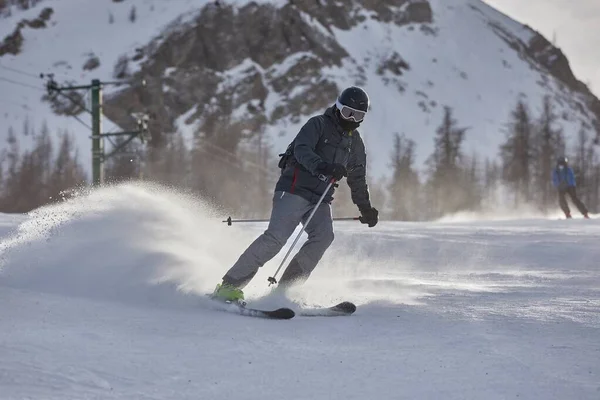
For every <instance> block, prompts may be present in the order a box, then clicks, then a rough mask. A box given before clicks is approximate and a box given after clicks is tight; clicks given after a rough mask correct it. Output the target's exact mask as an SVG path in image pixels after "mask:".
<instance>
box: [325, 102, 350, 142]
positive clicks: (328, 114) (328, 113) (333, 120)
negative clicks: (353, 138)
mask: <svg viewBox="0 0 600 400" xmlns="http://www.w3.org/2000/svg"><path fill="white" fill-rule="evenodd" d="M323 115H325V117H327V118H329V119H330V120H331V123H332V124H333V125H334V126H335V129H336V132H337V133H339V134H340V135H342V136H346V135H348V132H344V130H343V129H342V127H341V126H340V124H339V123H338V121H337V118H336V116H335V105H333V106H331V107H329V108H327V110H325V113H324V114H323Z"/></svg>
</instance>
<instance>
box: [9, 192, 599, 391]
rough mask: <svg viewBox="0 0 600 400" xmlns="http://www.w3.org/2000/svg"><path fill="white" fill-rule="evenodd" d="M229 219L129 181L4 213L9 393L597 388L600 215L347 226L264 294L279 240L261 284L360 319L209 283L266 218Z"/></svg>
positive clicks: (256, 289) (256, 286)
mask: <svg viewBox="0 0 600 400" xmlns="http://www.w3.org/2000/svg"><path fill="white" fill-rule="evenodd" d="M223 216H224V215H223V213H221V212H219V211H218V210H215V209H213V208H211V207H209V206H208V205H206V204H204V203H202V202H200V201H199V200H197V199H194V198H191V197H188V196H186V195H183V194H180V193H174V192H170V191H167V190H165V189H163V188H160V187H154V186H148V185H133V184H129V185H122V186H118V187H112V188H104V189H101V190H98V191H94V192H91V193H87V194H82V195H81V197H79V198H76V199H72V200H69V201H68V202H65V203H62V204H59V205H54V206H49V207H46V208H42V209H39V210H36V211H35V212H33V213H31V214H29V215H0V236H1V239H0V257H1V260H2V267H0V268H1V270H0V304H1V307H0V398H1V399H2V400H13V399H46V400H47V399H57V400H58V399H60V400H65V399H74V400H75V399H78V400H79V399H84V398H86V399H160V400H164V399H215V398H220V399H261V400H262V399H371V398H372V399H441V398H443V399H517V398H518V399H545V400H549V399H560V400H564V399H598V398H600V313H599V307H600V267H599V265H598V260H599V259H600V246H599V243H600V223H599V221H598V220H590V221H587V220H583V219H575V220H571V221H566V220H559V219H558V218H557V217H558V214H557V215H556V218H554V217H553V218H550V219H548V218H545V219H544V218H534V217H532V216H526V215H522V216H521V218H519V219H512V220H501V219H499V220H495V221H491V220H477V218H470V219H466V218H464V219H461V218H454V219H448V220H446V221H440V222H437V223H390V222H385V221H383V222H381V223H380V224H379V225H378V226H377V227H375V228H373V229H368V228H366V227H364V226H362V225H360V224H354V223H340V224H338V225H337V226H336V229H337V233H336V235H337V236H336V241H335V242H334V244H333V246H332V248H331V249H330V251H329V252H328V253H327V255H326V257H325V259H324V260H323V261H322V264H321V265H320V268H319V269H318V270H317V271H316V272H315V274H314V275H313V276H312V277H311V279H310V281H309V282H308V283H307V284H306V285H305V286H303V287H302V288H299V289H297V290H295V291H294V292H293V293H291V294H290V295H289V296H288V297H289V298H287V299H281V298H279V299H277V298H273V297H271V296H268V288H267V281H266V278H267V277H268V276H269V275H271V274H272V273H273V272H274V270H275V268H276V267H277V265H278V262H279V261H280V260H281V257H282V255H283V254H280V255H279V256H278V257H276V258H275V259H274V260H273V261H272V262H271V263H270V264H268V265H267V266H265V268H264V269H263V270H261V271H260V272H259V274H258V275H257V277H256V279H255V280H254V281H253V283H252V284H251V285H250V286H249V287H248V288H247V297H248V298H249V299H250V301H251V303H254V304H259V305H267V306H268V305H281V304H284V305H290V304H292V306H297V305H295V304H310V305H317V304H320V305H330V304H331V303H334V302H337V301H338V300H342V299H343V300H350V301H353V302H355V303H356V304H357V305H358V306H359V307H358V310H357V312H356V314H355V315H353V316H351V317H340V318H309V317H300V316H296V317H295V318H294V319H292V320H289V321H272V320H262V319H255V318H250V317H242V316H238V315H233V314H229V313H224V312H222V311H218V310H216V309H214V307H213V306H212V305H211V304H210V303H209V302H207V301H206V299H205V296H203V294H205V293H208V292H210V291H212V289H213V288H214V285H215V284H216V283H217V282H218V281H219V278H220V277H221V276H222V274H223V273H224V272H225V270H226V269H227V267H228V266H229V265H230V264H231V263H232V262H233V261H235V259H236V258H237V256H238V255H239V253H240V252H241V251H242V250H243V249H244V248H245V246H246V245H247V244H249V243H250V241H252V240H253V239H254V237H255V235H256V234H257V233H258V232H260V231H261V230H262V229H264V225H262V224H255V225H251V226H243V225H234V226H232V227H228V226H226V224H223V223H221V222H220V221H221V219H222V218H223ZM264 295H267V296H266V297H264V298H262V296H264Z"/></svg>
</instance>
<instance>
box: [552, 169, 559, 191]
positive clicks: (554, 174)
mask: <svg viewBox="0 0 600 400" xmlns="http://www.w3.org/2000/svg"><path fill="white" fill-rule="evenodd" d="M559 183H560V182H559V181H558V172H557V171H556V170H555V169H554V170H552V184H553V185H554V187H555V188H556V187H558V184H559Z"/></svg>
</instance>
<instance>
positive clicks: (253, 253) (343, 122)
mask: <svg viewBox="0 0 600 400" xmlns="http://www.w3.org/2000/svg"><path fill="white" fill-rule="evenodd" d="M369 102H370V100H369V96H368V95H367V93H366V92H365V91H364V90H362V89H361V88H358V87H355V86H353V87H349V88H347V89H345V90H344V91H343V92H342V93H341V94H340V95H339V97H338V98H337V100H336V102H335V104H334V105H332V106H331V107H329V108H328V109H327V110H326V111H325V113H324V114H322V115H318V116H315V117H312V118H310V119H309V120H308V121H307V122H306V124H305V125H304V126H303V127H302V129H300V132H299V133H298V134H297V136H296V138H295V139H294V140H293V141H292V143H291V144H290V145H289V146H288V148H287V151H286V152H285V154H282V155H281V156H282V158H281V161H280V162H279V167H280V168H281V176H280V178H279V181H278V182H277V184H276V186H275V193H274V196H273V208H272V211H271V218H270V221H269V226H268V228H267V230H266V231H265V232H264V233H263V234H262V235H261V236H259V237H258V238H257V239H256V240H255V241H254V242H253V243H252V244H251V245H250V246H249V247H248V249H246V251H245V252H244V253H242V255H241V256H240V257H239V259H238V261H237V262H236V263H235V264H234V265H233V267H231V269H230V270H229V271H227V273H226V274H225V276H224V277H223V282H222V283H221V284H218V285H217V287H216V289H215V291H214V293H213V297H215V298H217V299H219V300H223V301H241V300H243V299H244V293H243V292H242V289H243V288H244V286H246V285H247V284H248V283H249V282H250V280H252V278H253V277H254V275H255V274H256V272H257V271H258V269H259V268H260V267H262V266H263V265H264V264H265V263H266V262H267V261H269V260H271V259H272V258H273V257H275V255H277V253H279V251H280V250H281V249H282V247H283V246H284V245H285V243H286V242H287V240H288V238H289V237H290V236H291V235H292V233H293V232H294V230H295V229H296V227H297V226H298V224H299V223H302V224H303V225H304V230H305V231H306V233H307V234H308V240H307V241H306V242H305V243H304V245H303V246H302V248H301V249H300V250H299V252H298V253H297V254H296V256H295V257H294V258H293V259H292V260H291V261H290V263H289V265H288V267H287V269H286V270H285V271H284V273H283V275H282V276H281V278H280V279H279V286H280V287H283V288H286V287H289V286H290V285H292V284H294V283H303V282H304V281H305V280H306V279H307V278H308V277H309V275H310V274H311V272H312V271H313V269H314V268H315V267H316V265H317V263H318V262H319V261H320V259H321V257H322V256H323V254H324V253H325V251H326V250H327V248H328V247H329V246H330V245H331V243H332V242H333V238H334V234H333V220H332V217H331V205H330V204H331V202H332V200H333V197H332V196H333V192H334V190H335V186H337V185H332V186H331V187H330V189H329V192H328V193H327V194H325V197H324V200H323V202H322V203H321V204H320V205H319V207H318V209H317V210H316V212H315V214H314V216H313V218H312V220H310V223H309V224H308V225H305V222H306V220H307V218H308V217H309V214H310V213H311V212H312V211H313V208H314V207H315V205H316V204H317V203H318V200H319V199H320V198H321V196H322V195H323V193H324V192H325V189H326V188H327V187H328V184H329V182H331V180H332V179H334V180H335V181H339V180H340V179H342V178H343V177H345V176H346V177H347V182H348V185H349V186H350V191H351V197H352V201H353V203H354V204H356V205H357V206H358V209H359V211H360V213H361V217H360V221H361V222H362V223H363V224H367V225H368V226H369V227H373V226H375V225H376V224H377V222H378V215H379V213H378V211H377V209H375V208H374V207H372V206H371V201H370V198H369V197H370V196H369V190H368V186H367V180H366V154H365V146H364V143H363V141H362V139H361V137H360V134H359V133H358V131H357V130H356V129H357V128H358V127H359V126H360V124H361V123H362V121H363V119H364V117H365V116H366V114H367V111H368V109H369Z"/></svg>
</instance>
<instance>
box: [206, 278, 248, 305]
mask: <svg viewBox="0 0 600 400" xmlns="http://www.w3.org/2000/svg"><path fill="white" fill-rule="evenodd" d="M212 298H213V299H215V300H219V301H223V302H230V303H238V304H241V305H245V304H246V303H245V302H244V292H242V289H239V288H237V287H235V286H233V285H229V284H227V283H219V284H217V287H216V288H215V291H214V292H213V294H212Z"/></svg>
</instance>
